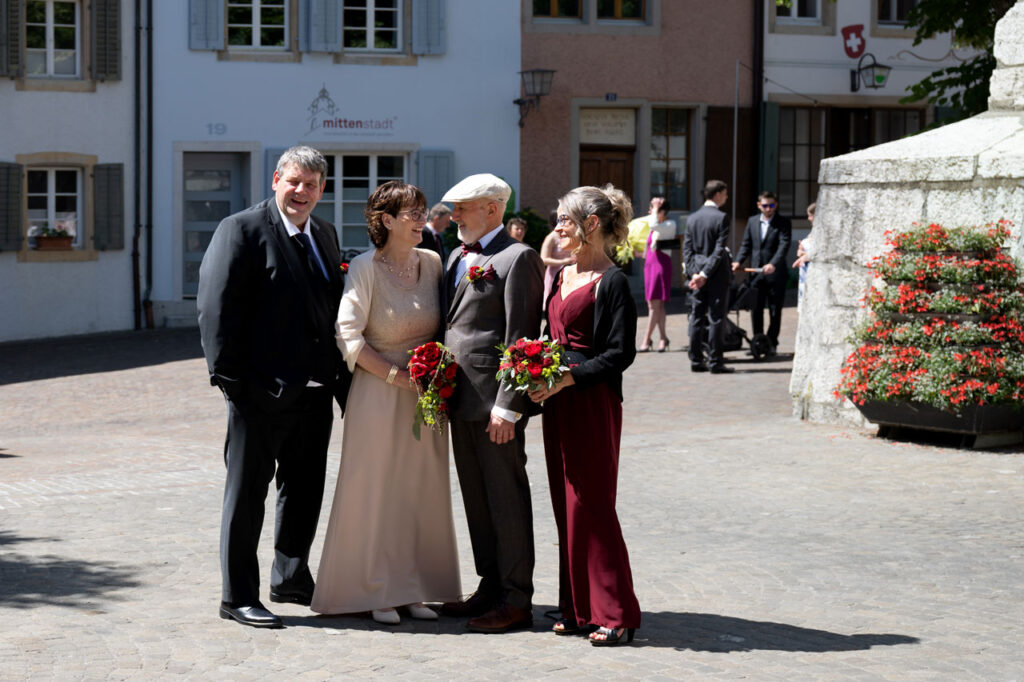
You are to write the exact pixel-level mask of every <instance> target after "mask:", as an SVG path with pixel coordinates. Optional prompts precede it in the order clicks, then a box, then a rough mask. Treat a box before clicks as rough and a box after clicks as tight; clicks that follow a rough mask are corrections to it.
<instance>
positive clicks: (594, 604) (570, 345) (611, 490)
mask: <svg viewBox="0 0 1024 682" xmlns="http://www.w3.org/2000/svg"><path fill="white" fill-rule="evenodd" d="M597 281H600V280H597ZM596 283H597V282H591V283H590V284H588V285H587V286H584V287H580V288H579V289H577V290H576V291H573V292H572V293H571V294H569V296H568V297H566V298H565V299H563V298H562V294H561V282H559V284H558V290H557V291H556V292H555V293H554V295H552V297H551V299H550V302H549V303H548V324H549V330H550V334H551V337H552V339H553V340H555V341H557V342H558V343H559V344H561V345H562V346H563V347H564V348H566V349H568V350H572V351H579V352H580V353H582V354H583V355H585V356H587V357H589V356H590V355H591V351H592V349H593V347H594V300H595V295H594V286H595V284H596ZM543 425H544V452H545V456H546V459H547V467H548V484H549V487H550V489H551V503H552V506H553V507H554V513H555V523H556V524H557V526H558V559H559V561H558V563H559V567H558V568H559V589H558V592H559V595H558V605H559V609H560V610H561V612H562V617H563V618H567V619H569V621H570V622H575V623H577V624H578V625H580V626H581V627H585V626H587V625H588V624H592V625H599V626H604V627H609V628H622V627H624V628H636V627H639V626H640V605H639V603H638V602H637V599H636V595H635V594H634V593H633V576H632V572H631V571H630V568H629V555H628V553H627V552H626V543H625V541H624V540H623V539H622V529H621V528H620V527H619V519H618V516H617V515H616V513H615V492H616V484H617V479H618V470H619V440H620V436H621V434H622V403H621V401H620V400H619V397H618V395H616V393H615V391H614V390H613V389H612V388H610V387H609V386H608V385H607V384H606V383H599V384H595V385H592V386H588V387H587V388H585V389H581V388H580V387H578V386H575V385H574V386H569V387H567V388H564V389H562V390H561V391H559V392H558V393H556V394H555V395H553V396H551V397H550V398H548V399H547V400H546V401H545V404H544V417H543Z"/></svg>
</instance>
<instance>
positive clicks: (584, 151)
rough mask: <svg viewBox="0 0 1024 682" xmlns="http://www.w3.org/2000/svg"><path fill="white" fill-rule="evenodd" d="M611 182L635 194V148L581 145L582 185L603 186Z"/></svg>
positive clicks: (627, 194)
mask: <svg viewBox="0 0 1024 682" xmlns="http://www.w3.org/2000/svg"><path fill="white" fill-rule="evenodd" d="M609 182H610V183H612V184H613V185H615V186H616V187H618V188H619V189H621V190H622V191H623V192H625V193H626V196H628V197H632V196H633V150H632V149H623V148H614V149H613V148H607V147H580V185H593V186H595V187H603V186H604V185H606V184H608V183H609Z"/></svg>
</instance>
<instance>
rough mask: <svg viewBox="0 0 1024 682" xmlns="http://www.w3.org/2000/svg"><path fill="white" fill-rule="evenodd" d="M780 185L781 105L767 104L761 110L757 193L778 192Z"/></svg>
mask: <svg viewBox="0 0 1024 682" xmlns="http://www.w3.org/2000/svg"><path fill="white" fill-rule="evenodd" d="M778 184H779V105H778V104H777V103H775V102H765V103H764V106H763V108H762V109H761V173H760V177H759V178H758V183H757V191H758V192H760V191H762V190H769V191H772V192H777V191H778Z"/></svg>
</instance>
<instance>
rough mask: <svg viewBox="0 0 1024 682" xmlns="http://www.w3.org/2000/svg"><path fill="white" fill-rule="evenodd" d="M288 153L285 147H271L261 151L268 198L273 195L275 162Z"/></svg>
mask: <svg viewBox="0 0 1024 682" xmlns="http://www.w3.org/2000/svg"><path fill="white" fill-rule="evenodd" d="M286 151H288V148H287V147H271V148H268V149H264V150H263V177H265V178H266V179H267V180H266V182H267V193H266V195H267V196H268V197H269V196H270V195H271V194H273V193H274V188H273V184H274V171H275V170H276V169H277V160H278V159H280V158H281V155H282V154H284V153H285V152H286Z"/></svg>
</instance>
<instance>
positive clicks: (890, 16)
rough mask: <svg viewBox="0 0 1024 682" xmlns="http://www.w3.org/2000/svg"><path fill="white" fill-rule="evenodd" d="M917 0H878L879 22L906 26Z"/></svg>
mask: <svg viewBox="0 0 1024 682" xmlns="http://www.w3.org/2000/svg"><path fill="white" fill-rule="evenodd" d="M916 4H917V0H878V23H879V24H890V25H892V24H896V25H899V26H904V25H906V23H907V14H908V13H909V12H910V10H912V9H914V5H916Z"/></svg>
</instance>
